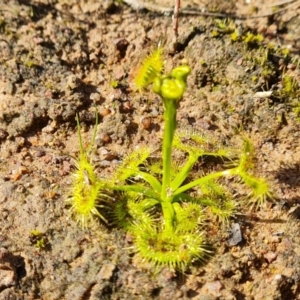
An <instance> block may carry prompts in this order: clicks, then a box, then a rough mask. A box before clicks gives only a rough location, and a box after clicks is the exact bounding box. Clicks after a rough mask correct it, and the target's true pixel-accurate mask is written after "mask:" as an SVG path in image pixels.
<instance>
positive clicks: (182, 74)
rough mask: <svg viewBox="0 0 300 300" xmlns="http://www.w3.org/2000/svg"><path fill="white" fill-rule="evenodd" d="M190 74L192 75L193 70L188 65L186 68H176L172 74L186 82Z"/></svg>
mask: <svg viewBox="0 0 300 300" xmlns="http://www.w3.org/2000/svg"><path fill="white" fill-rule="evenodd" d="M190 73H191V68H190V67H189V66H187V65H184V66H179V67H177V68H174V69H173V70H172V72H171V76H172V77H174V78H176V79H179V80H183V81H184V82H186V79H187V77H188V75H189V74H190Z"/></svg>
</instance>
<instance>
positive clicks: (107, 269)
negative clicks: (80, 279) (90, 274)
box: [97, 264, 116, 280]
mask: <svg viewBox="0 0 300 300" xmlns="http://www.w3.org/2000/svg"><path fill="white" fill-rule="evenodd" d="M115 268H116V266H115V265H114V264H105V265H104V266H102V268H101V270H100V272H99V273H98V276H97V277H98V278H99V279H102V280H103V279H104V280H108V279H110V278H111V277H112V276H113V273H114V270H115Z"/></svg>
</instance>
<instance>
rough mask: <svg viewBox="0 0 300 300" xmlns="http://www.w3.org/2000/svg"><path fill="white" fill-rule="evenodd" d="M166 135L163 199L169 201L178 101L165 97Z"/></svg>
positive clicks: (163, 150)
mask: <svg viewBox="0 0 300 300" xmlns="http://www.w3.org/2000/svg"><path fill="white" fill-rule="evenodd" d="M164 106H165V111H164V121H165V128H164V136H163V146H162V156H163V178H162V190H161V200H162V201H168V200H170V199H169V198H168V190H169V188H170V183H171V156H172V142H173V138H174V132H175V129H176V110H177V107H176V106H177V103H176V101H172V100H168V99H164Z"/></svg>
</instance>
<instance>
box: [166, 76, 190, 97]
mask: <svg viewBox="0 0 300 300" xmlns="http://www.w3.org/2000/svg"><path fill="white" fill-rule="evenodd" d="M185 88H186V84H185V82H184V81H183V80H179V79H175V78H166V79H164V80H163V81H162V84H161V92H160V95H161V96H162V97H163V98H164V99H169V100H174V101H178V100H180V99H181V98H182V96H183V93H184V91H185Z"/></svg>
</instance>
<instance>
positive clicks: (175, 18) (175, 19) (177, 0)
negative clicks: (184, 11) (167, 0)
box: [172, 0, 180, 40]
mask: <svg viewBox="0 0 300 300" xmlns="http://www.w3.org/2000/svg"><path fill="white" fill-rule="evenodd" d="M179 10H180V0H175V5H174V14H173V17H172V19H173V30H174V35H175V39H176V40H177V38H178V17H179Z"/></svg>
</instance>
